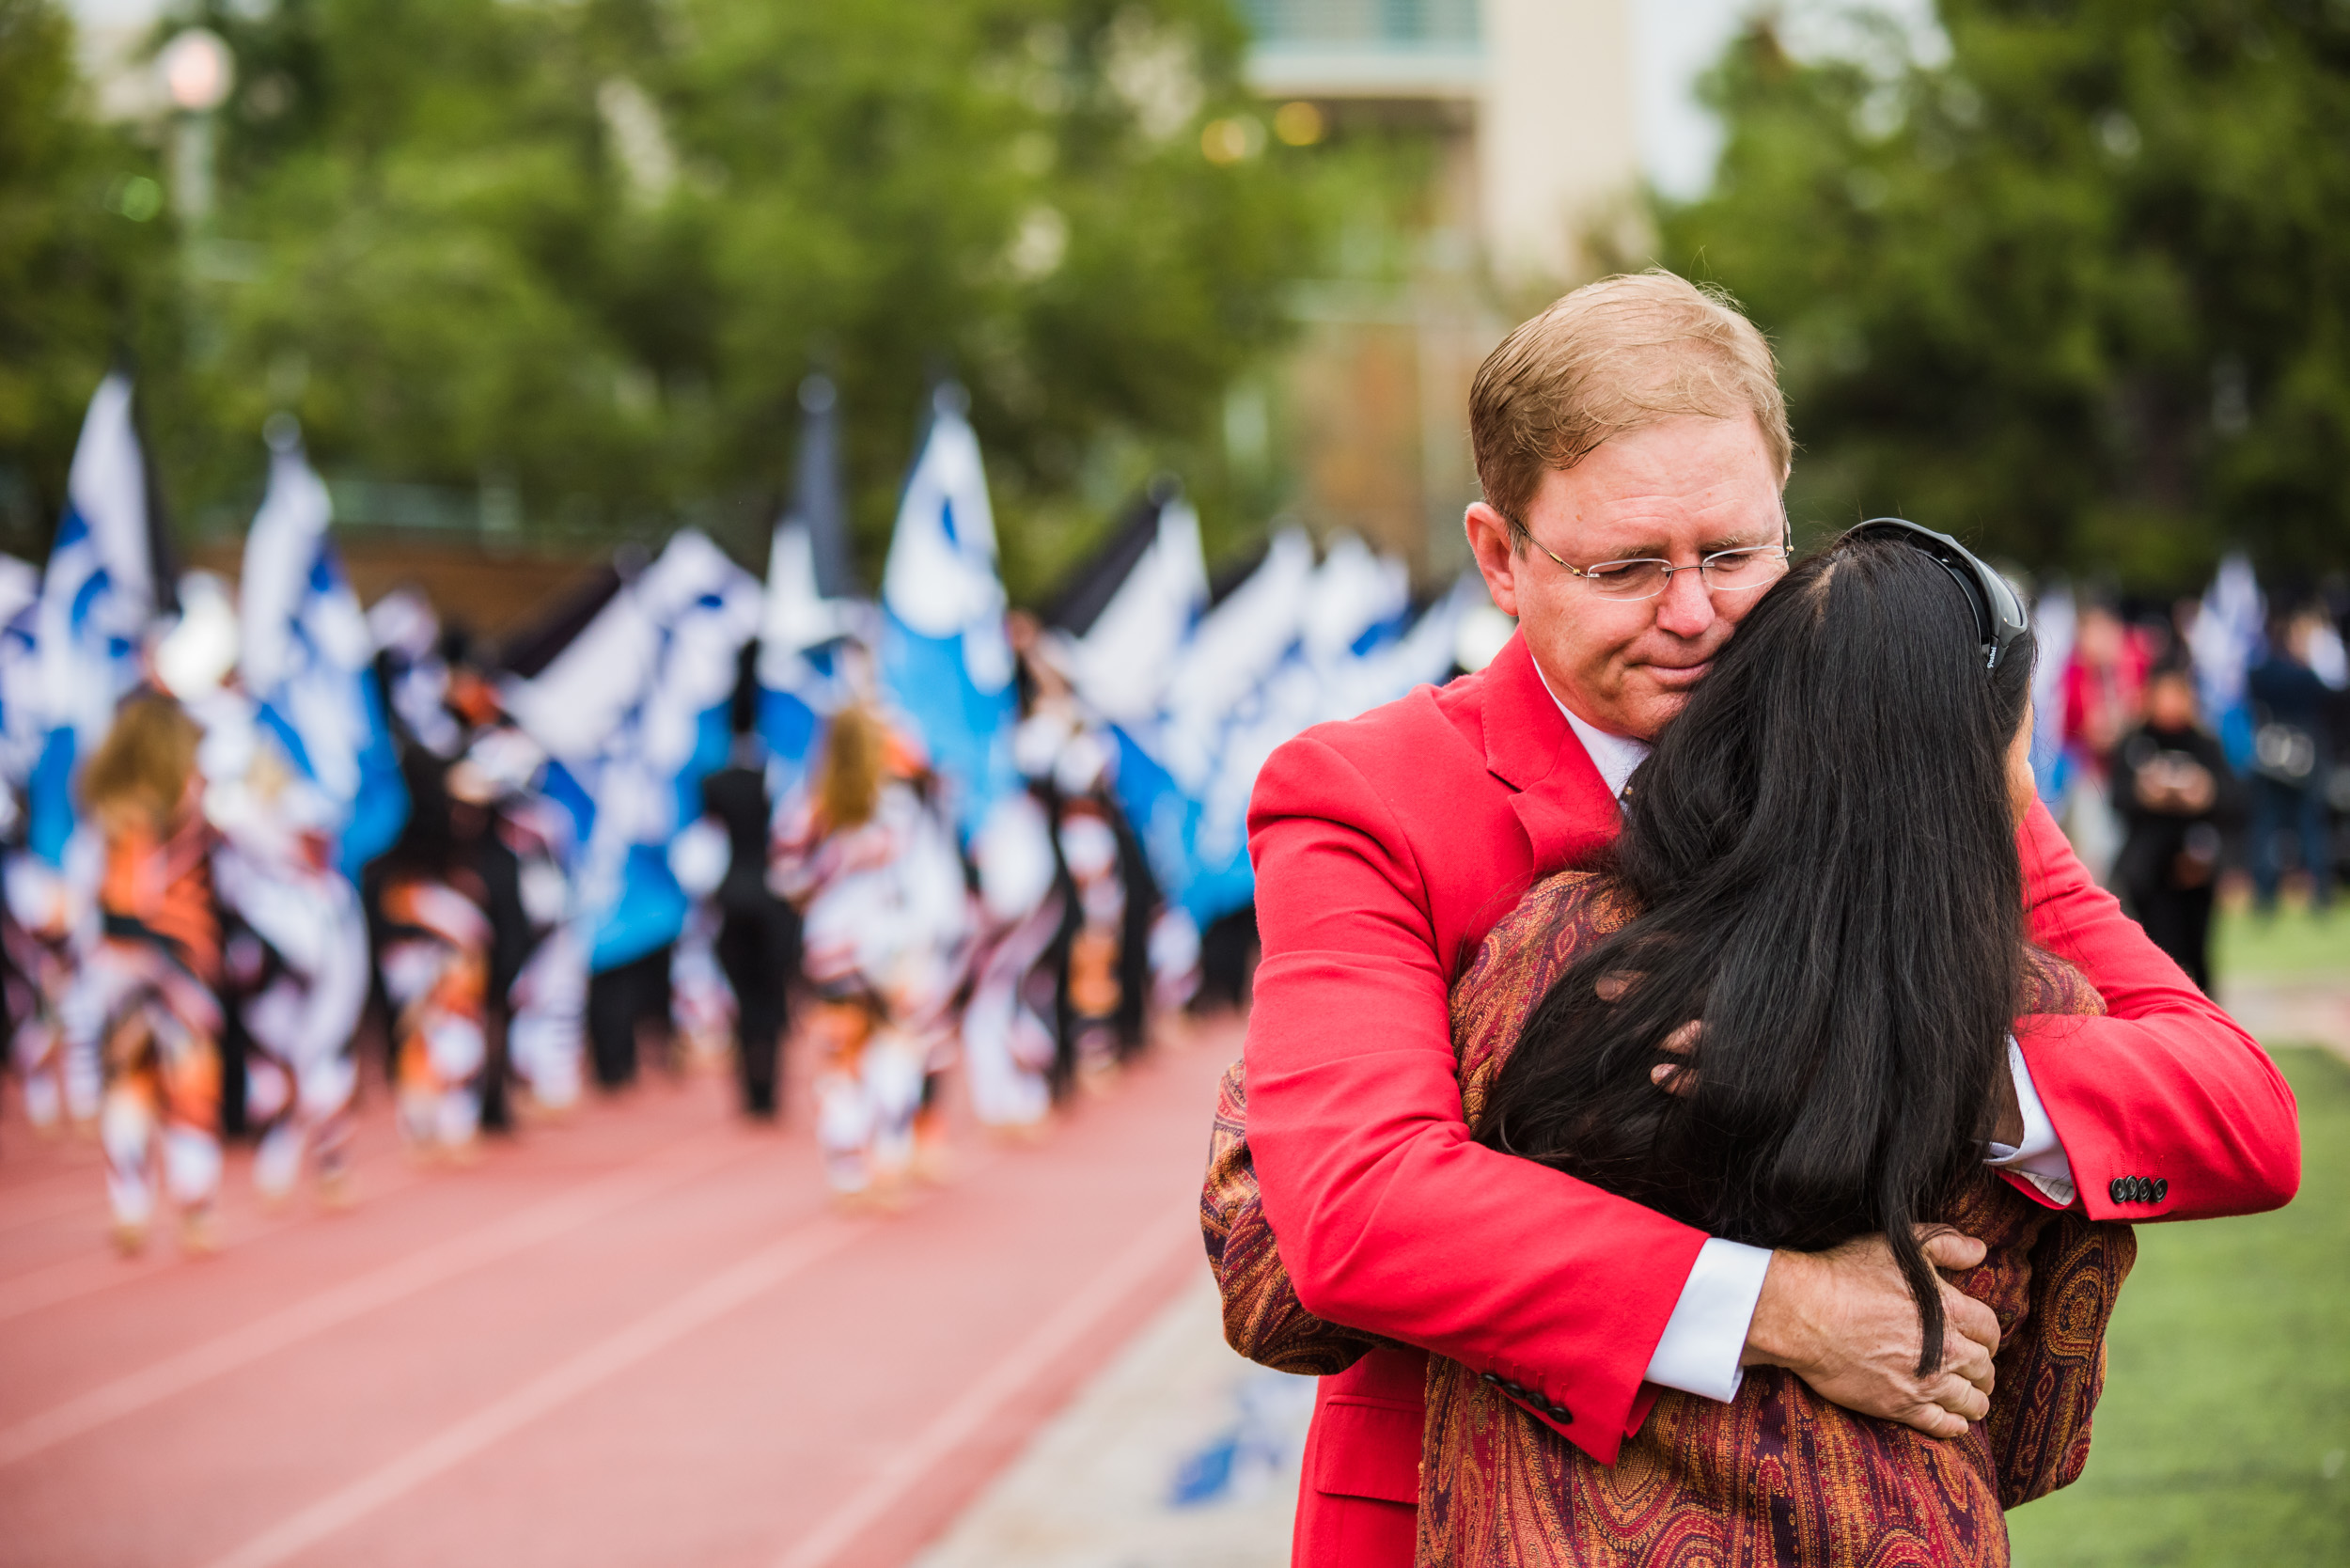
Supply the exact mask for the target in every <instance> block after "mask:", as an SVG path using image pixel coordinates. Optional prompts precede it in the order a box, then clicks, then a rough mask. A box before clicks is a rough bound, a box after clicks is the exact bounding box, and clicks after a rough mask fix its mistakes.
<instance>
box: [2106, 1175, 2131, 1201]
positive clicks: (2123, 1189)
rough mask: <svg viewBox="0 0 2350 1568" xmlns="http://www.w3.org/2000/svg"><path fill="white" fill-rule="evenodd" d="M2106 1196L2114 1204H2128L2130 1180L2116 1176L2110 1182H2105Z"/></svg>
mask: <svg viewBox="0 0 2350 1568" xmlns="http://www.w3.org/2000/svg"><path fill="white" fill-rule="evenodd" d="M2106 1196H2107V1198H2110V1199H2112V1200H2114V1201H2115V1202H2116V1203H2126V1202H2128V1201H2129V1200H2130V1179H2129V1178H2128V1177H2127V1176H2116V1177H2115V1178H2114V1179H2113V1180H2112V1181H2110V1182H2107V1184H2106Z"/></svg>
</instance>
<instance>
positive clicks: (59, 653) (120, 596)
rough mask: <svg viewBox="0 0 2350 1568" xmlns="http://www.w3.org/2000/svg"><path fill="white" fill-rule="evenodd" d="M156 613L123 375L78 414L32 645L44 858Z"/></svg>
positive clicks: (34, 804)
mask: <svg viewBox="0 0 2350 1568" xmlns="http://www.w3.org/2000/svg"><path fill="white" fill-rule="evenodd" d="M154 613H155V565H154V550H153V544H152V536H151V534H150V533H149V526H148V517H147V464H146V461H145V459H144V458H143V457H142V456H141V454H140V451H139V440H138V434H137V432H136V431H135V430H134V429H133V426H132V423H131V382H130V378H129V377H127V376H125V375H123V374H122V373H120V372H119V371H117V372H116V373H114V374H112V375H109V376H108V377H107V378H106V379H105V380H104V381H102V382H101V383H100V384H99V386H98V391H97V393H96V395H95V396H93V397H92V398H91V399H90V403H89V413H88V415H87V416H86V417H85V418H84V419H83V421H82V438H81V441H80V443H79V444H78V445H77V446H76V447H74V449H73V467H72V470H71V474H70V475H69V477H68V478H67V482H66V508H65V516H64V518H63V519H62V520H61V521H60V522H59V523H58V525H57V537H56V541H55V543H54V544H53V545H52V546H51V547H50V551H49V567H48V570H47V572H44V573H43V574H42V577H41V586H40V603H39V607H38V608H37V609H36V611H35V614H34V635H35V638H36V640H37V642H38V644H39V664H40V685H41V700H42V705H43V708H44V709H45V712H44V713H43V714H42V715H41V720H42V722H41V728H42V730H43V737H42V743H41V751H40V757H39V761H38V762H36V763H35V765H34V768H33V774H32V779H31V789H30V795H31V810H32V828H31V843H32V848H33V850H34V851H35V852H36V853H37V854H39V855H41V856H42V857H43V858H45V859H47V860H49V861H50V862H51V863H52V864H55V863H57V862H58V861H59V860H60V859H61V857H62V856H63V855H64V854H65V845H66V840H67V839H70V838H71V837H72V835H73V823H74V801H73V778H74V771H75V768H76V766H77V765H78V763H79V762H80V761H81V760H83V759H85V758H86V757H87V756H88V755H89V754H90V753H91V752H92V751H94V750H96V749H97V746H98V744H99V742H100V741H101V740H102V739H103V738H104V737H105V734H106V731H107V729H109V728H110V727H111V726H112V725H113V723H114V713H115V705H116V703H118V702H119V701H120V700H121V699H122V698H123V696H124V695H125V694H126V693H128V692H129V691H130V690H131V689H132V687H133V686H134V685H136V684H137V683H138V679H139V659H138V655H139V643H140V639H141V638H142V637H143V636H144V635H145V634H146V631H147V626H148V622H149V620H150V619H152V618H153V616H154Z"/></svg>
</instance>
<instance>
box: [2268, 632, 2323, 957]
mask: <svg viewBox="0 0 2350 1568" xmlns="http://www.w3.org/2000/svg"><path fill="white" fill-rule="evenodd" d="M2322 624H2323V622H2322V620H2321V619H2319V614H2318V613H2317V612H2305V613H2304V614H2301V615H2298V616H2295V617H2294V618H2293V619H2290V620H2288V621H2285V622H2283V623H2282V624H2281V625H2272V626H2271V628H2270V631H2269V639H2268V656H2267V657H2266V658H2264V659H2263V660H2262V661H2261V662H2260V663H2259V664H2257V665H2254V666H2252V668H2251V672H2250V674H2249V675H2248V677H2247V679H2246V692H2247V695H2248V696H2249V697H2250V698H2251V699H2252V714H2253V719H2254V722H2255V723H2256V724H2257V725H2258V729H2255V731H2254V732H2253V742H2252V745H2253V759H2252V772H2253V775H2254V777H2253V781H2252V844H2251V849H2252V885H2253V886H2254V888H2255V889H2256V890H2257V892H2258V895H2259V904H2260V909H2261V911H2262V913H2263V914H2268V913H2271V912H2273V911H2274V910H2275V909H2276V907H2277V887H2278V884H2279V881H2281V880H2282V877H2283V874H2284V854H2283V850H2284V840H2285V839H2286V838H2287V837H2291V838H2292V839H2294V841H2295V847H2296V852H2297V855H2298V859H2299V862H2300V866H2301V869H2302V870H2305V871H2307V872H2309V874H2310V877H2311V889H2310V897H2311V902H2312V903H2313V904H2314V905H2315V906H2316V907H2317V908H2319V909H2324V908H2325V907H2326V904H2327V903H2328V902H2329V901H2330V898H2331V894H2332V885H2333V855H2332V854H2331V853H2330V851H2331V845H2330V843H2329V842H2328V838H2329V836H2328V834H2327V832H2326V775H2327V774H2328V773H2329V772H2330V770H2331V761H2332V757H2331V753H2332V746H2331V745H2330V744H2329V742H2330V739H2331V737H2330V736H2328V735H2327V733H2326V708H2327V706H2328V705H2329V702H2330V699H2331V698H2332V695H2333V694H2332V692H2331V690H2330V689H2329V688H2328V687H2327V686H2326V682H2325V681H2324V680H2323V679H2322V678H2320V677H2319V675H2318V674H2317V672H2316V671H2315V670H2313V669H2311V667H2310V647H2311V642H2312V641H2313V640H2314V639H2315V637H2316V635H2317V632H2318V630H2319V628H2320V627H2321V626H2322Z"/></svg>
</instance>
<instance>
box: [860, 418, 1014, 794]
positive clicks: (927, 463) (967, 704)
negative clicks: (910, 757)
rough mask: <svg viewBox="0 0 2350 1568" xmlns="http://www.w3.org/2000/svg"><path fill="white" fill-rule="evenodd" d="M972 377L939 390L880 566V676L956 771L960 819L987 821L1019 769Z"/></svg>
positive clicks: (945, 768)
mask: <svg viewBox="0 0 2350 1568" xmlns="http://www.w3.org/2000/svg"><path fill="white" fill-rule="evenodd" d="M963 411H964V394H963V389H962V388H961V387H959V386H956V385H954V384H952V383H948V384H942V385H941V386H940V387H939V388H938V390H937V391H936V392H935V393H934V394H933V395H932V415H931V427H930V431H929V433H928V435H927V436H926V438H925V439H924V441H923V443H922V451H921V455H920V456H919V457H918V458H917V459H916V460H915V464H914V471H913V472H912V473H911V474H909V475H908V476H907V478H906V488H905V494H904V496H903V498H902V499H901V501H900V503H899V507H898V522H897V526H896V528H895V529H894V530H893V532H892V533H891V535H890V539H889V559H888V562H887V564H886V566H885V568H884V570H883V573H882V611H883V627H882V648H881V655H882V659H881V664H882V683H883V685H884V687H885V690H886V692H887V694H888V697H889V699H890V700H891V701H892V702H893V703H894V704H895V705H896V707H897V709H898V710H899V712H900V713H902V714H904V716H905V717H906V718H907V719H908V720H909V721H910V722H911V723H912V724H913V726H914V729H915V732H916V734H917V736H918V737H919V738H920V740H921V742H922V744H923V745H924V746H925V747H926V748H928V750H929V752H930V756H931V762H932V766H934V767H935V768H936V769H937V770H938V772H939V775H940V776H941V777H943V778H944V779H946V780H947V783H948V789H949V792H950V793H951V796H952V801H953V812H954V816H955V820H956V822H957V823H958V824H959V825H960V827H961V828H962V830H963V832H964V834H965V835H966V836H968V835H970V834H972V833H975V832H977V831H978V829H979V823H981V822H982V821H983V820H984V819H985V818H986V816H987V810H988V808H989V807H990V806H992V805H993V804H994V803H995V798H996V797H997V796H998V795H1000V794H1002V793H1003V792H1006V791H1007V790H1010V789H1011V788H1012V787H1013V786H1014V784H1015V782H1016V780H1017V777H1018V774H1017V771H1016V770H1015V768H1014V767H1013V765H1012V755H1011V732H1012V726H1013V722H1014V720H1015V718H1016V716H1017V712H1016V710H1017V698H1016V697H1015V695H1014V693H1013V690H1012V662H1011V643H1010V642H1009V641H1007V640H1006V637H1005V634H1004V612H1005V608H1006V604H1005V599H1004V585H1003V580H1002V578H1001V577H1000V576H999V575H997V572H996V563H995V513H994V511H993V510H992V509H991V508H990V507H989V505H988V499H987V475H986V472H985V470H984V469H983V468H982V466H981V465H980V462H979V437H978V436H977V435H976V434H975V433H973V431H972V429H971V426H970V423H969V422H968V421H967V420H965V419H964V416H963Z"/></svg>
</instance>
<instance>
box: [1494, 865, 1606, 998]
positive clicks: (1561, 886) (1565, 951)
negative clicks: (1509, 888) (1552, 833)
mask: <svg viewBox="0 0 2350 1568" xmlns="http://www.w3.org/2000/svg"><path fill="white" fill-rule="evenodd" d="M1631 918H1632V905H1631V902H1630V900H1629V898H1628V897H1627V895H1626V894H1625V892H1624V890H1623V886H1622V884H1621V883H1620V882H1618V881H1617V880H1616V879H1615V878H1614V877H1612V876H1610V875H1609V874H1607V873H1606V871H1601V870H1569V871H1556V872H1553V873H1552V874H1551V875H1549V876H1546V877H1544V878H1543V880H1542V881H1540V882H1537V883H1536V884H1534V886H1531V887H1529V888H1528V889H1527V890H1526V896H1525V897H1524V898H1522V899H1520V900H1519V901H1518V902H1517V907H1516V908H1514V909H1512V910H1511V911H1510V913H1509V914H1507V915H1504V916H1503V917H1501V918H1500V919H1498V920H1496V921H1495V922H1494V927H1493V930H1491V931H1489V932H1487V933H1485V940H1484V941H1483V943H1481V945H1480V946H1479V948H1478V949H1477V957H1476V960H1475V961H1474V962H1473V963H1472V964H1470V966H1469V972H1471V973H1474V972H1475V970H1476V969H1477V967H1478V966H1479V965H1481V964H1492V963H1495V962H1499V961H1506V960H1508V959H1510V958H1511V957H1512V956H1516V957H1520V958H1526V957H1536V958H1550V959H1557V958H1560V957H1564V956H1571V955H1572V954H1574V953H1575V952H1578V951H1580V950H1581V949H1584V948H1586V947H1589V946H1590V944H1591V943H1592V942H1593V941H1595V940H1596V939H1598V938H1599V937H1602V936H1605V935H1606V934H1607V933H1610V932H1613V931H1615V930H1617V929H1618V928H1620V927H1622V925H1623V924H1624V923H1625V922H1626V921H1628V920H1630V919H1631Z"/></svg>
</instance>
